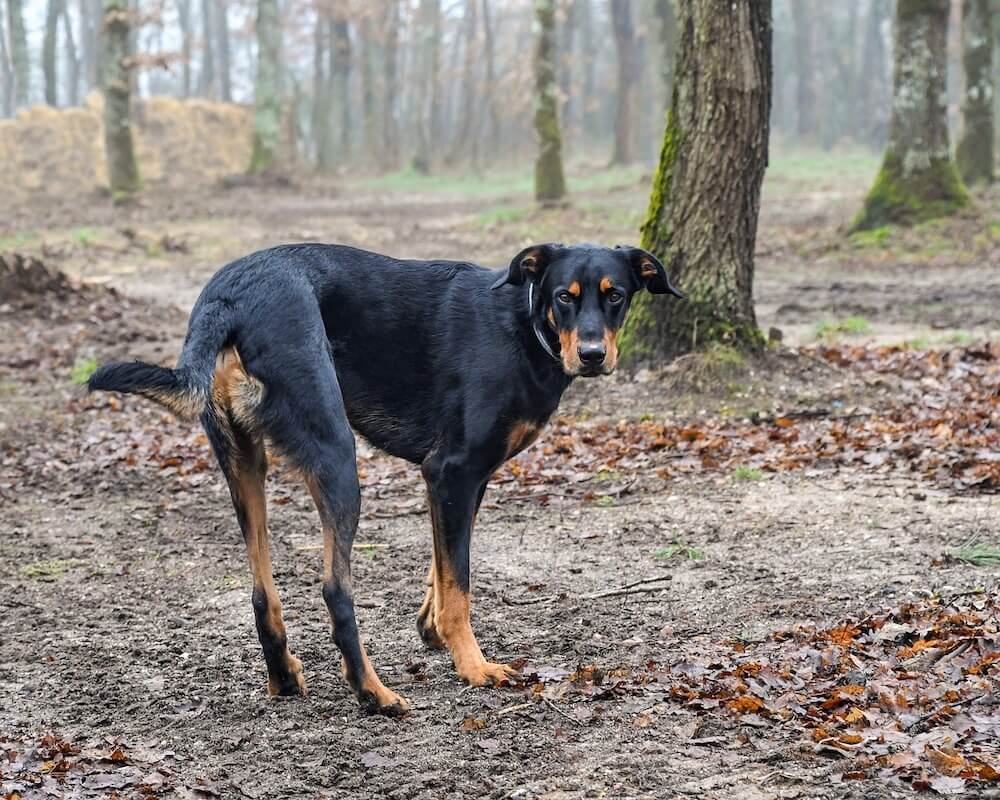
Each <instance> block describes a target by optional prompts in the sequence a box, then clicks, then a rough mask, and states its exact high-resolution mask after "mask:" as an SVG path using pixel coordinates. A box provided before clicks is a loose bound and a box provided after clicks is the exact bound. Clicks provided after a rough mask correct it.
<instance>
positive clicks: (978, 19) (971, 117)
mask: <svg viewBox="0 0 1000 800" xmlns="http://www.w3.org/2000/svg"><path fill="white" fill-rule="evenodd" d="M992 11H993V10H992V9H991V8H990V2H989V0H964V2H963V3H962V65H963V67H964V68H965V94H964V96H963V97H962V137H961V139H960V141H959V143H958V150H957V151H956V153H955V162H956V164H957V165H958V171H959V174H960V175H961V176H962V180H964V181H965V183H966V184H967V185H969V186H973V185H975V184H979V183H992V182H993V103H994V100H995V97H994V95H995V87H994V85H993V44H994V42H993V14H992Z"/></svg>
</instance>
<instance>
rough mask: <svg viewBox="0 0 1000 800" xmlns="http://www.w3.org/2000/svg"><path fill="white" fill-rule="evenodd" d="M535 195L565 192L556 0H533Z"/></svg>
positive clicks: (541, 198) (545, 199)
mask: <svg viewBox="0 0 1000 800" xmlns="http://www.w3.org/2000/svg"><path fill="white" fill-rule="evenodd" d="M535 23H536V30H537V34H536V41H535V61H534V67H535V133H536V134H537V135H538V158H537V160H536V161H535V199H536V200H538V202H540V203H555V202H558V201H559V200H561V199H562V198H563V196H564V195H565V194H566V180H565V178H564V177H563V164H562V134H561V133H560V131H559V106H558V100H557V98H556V65H555V25H556V9H555V0H535Z"/></svg>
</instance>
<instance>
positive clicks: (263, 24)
mask: <svg viewBox="0 0 1000 800" xmlns="http://www.w3.org/2000/svg"><path fill="white" fill-rule="evenodd" d="M280 137H281V20H280V18H279V16H278V0H257V82H256V86H255V90H254V115H253V152H252V153H251V155H250V167H249V171H250V172H251V173H257V174H259V173H262V172H267V171H268V170H270V169H271V168H272V167H273V166H274V161H275V155H276V154H277V152H278V145H279V139H280Z"/></svg>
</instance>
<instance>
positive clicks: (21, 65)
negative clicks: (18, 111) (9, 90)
mask: <svg viewBox="0 0 1000 800" xmlns="http://www.w3.org/2000/svg"><path fill="white" fill-rule="evenodd" d="M7 21H8V23H9V25H10V61H11V64H12V65H13V68H14V107H15V108H21V107H22V106H26V105H28V102H29V100H30V98H31V63H30V62H29V60H28V34H27V33H26V31H25V29H24V10H23V8H22V0H7Z"/></svg>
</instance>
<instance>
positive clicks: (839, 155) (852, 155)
mask: <svg viewBox="0 0 1000 800" xmlns="http://www.w3.org/2000/svg"><path fill="white" fill-rule="evenodd" d="M881 159H882V157H881V155H880V154H878V153H872V152H870V151H868V150H857V151H847V152H843V151H839V152H834V151H825V150H812V149H799V148H775V151H772V156H771V159H770V161H769V163H768V165H767V178H766V179H765V183H766V182H767V181H768V180H775V179H777V180H786V181H803V182H810V183H813V184H822V183H829V182H830V181H831V180H837V181H840V180H842V179H844V178H847V179H854V180H859V181H867V180H870V179H871V178H873V177H874V176H875V174H876V173H877V172H878V168H879V164H880V163H881Z"/></svg>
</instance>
